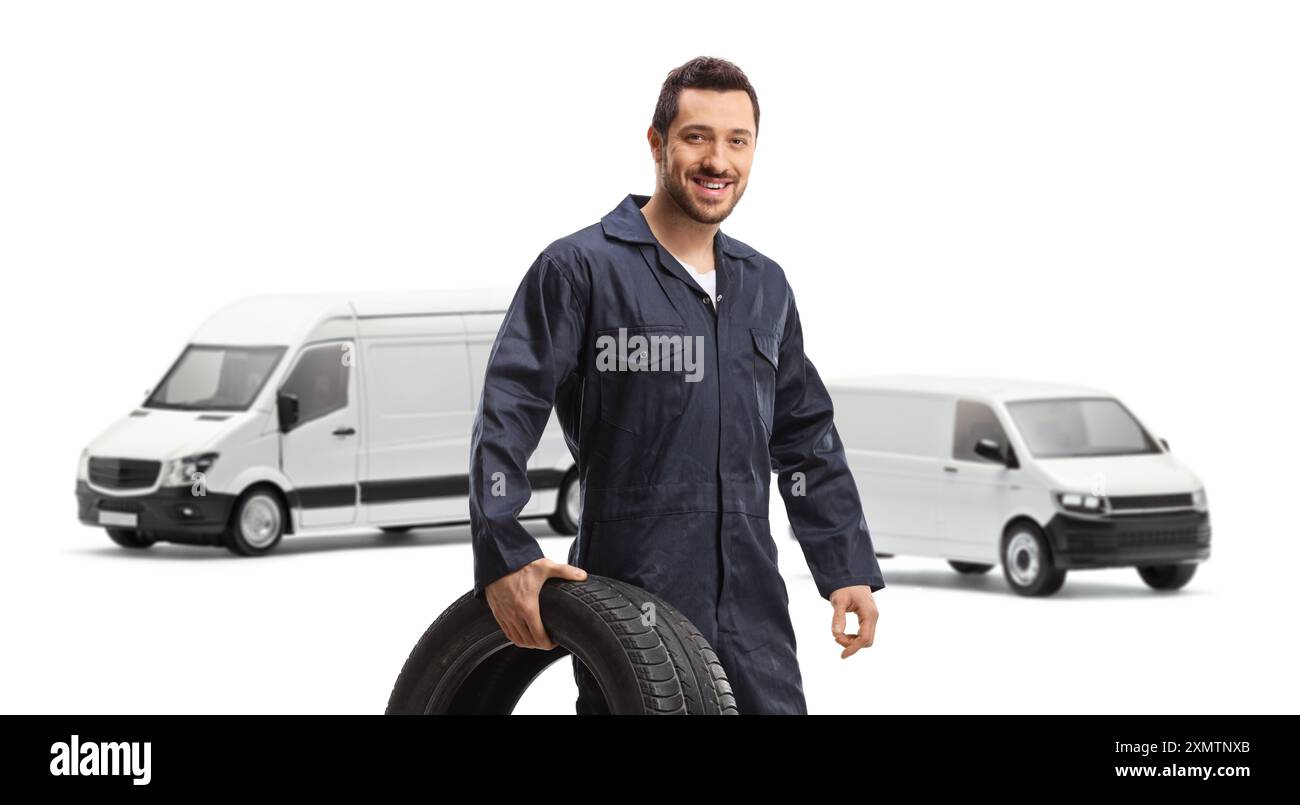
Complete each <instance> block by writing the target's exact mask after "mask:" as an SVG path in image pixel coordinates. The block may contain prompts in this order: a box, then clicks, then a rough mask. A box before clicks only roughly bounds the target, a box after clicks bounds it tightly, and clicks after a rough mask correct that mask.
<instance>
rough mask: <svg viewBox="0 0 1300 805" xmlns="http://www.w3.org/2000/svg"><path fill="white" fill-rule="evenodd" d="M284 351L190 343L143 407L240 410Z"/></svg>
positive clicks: (257, 389) (268, 374)
mask: <svg viewBox="0 0 1300 805" xmlns="http://www.w3.org/2000/svg"><path fill="white" fill-rule="evenodd" d="M284 351H285V348H284V347H228V346H216V345H209V344H190V345H189V346H187V347H186V348H185V351H184V352H182V353H181V356H180V358H178V359H177V360H176V363H174V364H172V368H171V369H169V370H168V372H167V374H166V376H164V377H163V379H162V382H161V383H159V384H158V388H156V389H154V392H153V394H150V395H149V399H148V400H146V401H145V404H144V405H145V407H146V408H175V409H180V410H185V411H244V410H246V409H247V408H248V406H250V405H252V404H253V400H254V399H256V398H257V393H258V392H259V391H261V390H262V386H264V385H266V380H267V378H268V377H270V376H271V372H272V371H273V370H274V369H275V366H276V364H278V363H279V362H280V358H281V356H283V355H284Z"/></svg>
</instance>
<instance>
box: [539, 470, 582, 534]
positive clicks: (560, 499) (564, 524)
mask: <svg viewBox="0 0 1300 805" xmlns="http://www.w3.org/2000/svg"><path fill="white" fill-rule="evenodd" d="M576 483H578V471H577V470H576V469H575V470H570V471H569V474H568V475H566V476H564V480H563V481H562V482H561V483H560V493H559V494H558V495H557V496H556V498H555V513H554V514H552V515H551V516H550V517H547V518H546V522H547V524H548V525H549V526H550V527H551V529H552V530H553V531H555V533H557V534H566V535H568V536H573V535H574V534H576V533H578V521H577V520H574V519H573V518H572V517H571V516H569V512H568V509H567V508H566V507H565V505H564V502H565V499H566V498H567V497H568V495H569V488H570V487H571V486H572V485H573V484H576Z"/></svg>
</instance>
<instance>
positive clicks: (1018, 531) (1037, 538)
mask: <svg viewBox="0 0 1300 805" xmlns="http://www.w3.org/2000/svg"><path fill="white" fill-rule="evenodd" d="M1020 536H1028V537H1029V538H1030V539H1031V540H1032V541H1033V544H1034V545H1035V546H1036V547H1037V554H1038V571H1037V573H1036V575H1035V576H1034V577H1033V579H1032V580H1030V581H1028V582H1027V583H1022V582H1020V581H1019V580H1017V579H1016V577H1015V574H1014V573H1013V572H1012V565H1013V563H1014V562H1016V560H1017V557H1015V556H1010V555H1009V554H1008V551H1010V550H1011V547H1012V544H1013V543H1014V542H1016V541H1017V538H1018V537H1020ZM1001 560H1002V571H1003V575H1004V576H1005V577H1006V580H1007V584H1008V585H1010V587H1011V589H1012V590H1014V591H1015V592H1017V593H1019V594H1020V595H1026V596H1040V595H1050V594H1051V593H1054V592H1056V591H1057V590H1058V589H1060V587H1061V582H1062V580H1063V578H1064V575H1065V574H1064V571H1062V570H1058V569H1057V568H1056V566H1055V564H1054V563H1053V557H1052V550H1051V548H1050V546H1048V544H1047V538H1046V537H1045V536H1044V535H1043V532H1042V529H1039V528H1037V527H1036V526H1032V525H1030V524H1028V523H1017V524H1015V525H1013V526H1011V527H1010V528H1008V529H1007V531H1006V533H1005V534H1004V535H1003V537H1002V549H1001Z"/></svg>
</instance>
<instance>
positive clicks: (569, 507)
mask: <svg viewBox="0 0 1300 805" xmlns="http://www.w3.org/2000/svg"><path fill="white" fill-rule="evenodd" d="M564 513H565V514H566V515H567V516H568V518H569V521H570V522H572V523H574V524H575V525H576V524H577V523H578V522H579V521H580V520H581V519H582V489H581V484H579V483H578V479H577V478H574V479H573V480H572V481H571V482H570V483H569V488H568V489H566V490H565V491H564Z"/></svg>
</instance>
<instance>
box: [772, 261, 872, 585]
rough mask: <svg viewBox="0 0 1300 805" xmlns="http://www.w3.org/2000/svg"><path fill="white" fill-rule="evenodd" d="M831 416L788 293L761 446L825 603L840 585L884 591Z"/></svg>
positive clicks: (829, 404)
mask: <svg viewBox="0 0 1300 805" xmlns="http://www.w3.org/2000/svg"><path fill="white" fill-rule="evenodd" d="M787 287H788V285H787ZM833 415H834V410H833V407H832V405H831V398H830V394H829V393H828V392H827V391H826V386H825V385H824V384H823V383H822V380H821V377H820V376H819V375H818V374H817V370H816V368H815V367H814V366H813V364H812V361H811V360H809V359H808V357H807V356H806V355H805V354H804V348H803V328H802V326H801V324H800V322H799V311H798V308H797V307H796V306H795V302H794V293H793V291H791V292H789V303H788V307H787V313H786V321H785V330H784V332H783V333H782V336H781V344H780V351H779V360H778V367H777V379H776V400H775V406H774V412H773V417H772V420H773V424H772V440H771V442H770V445H769V447H770V451H771V455H772V471H773V472H776V473H777V474H778V476H777V486H778V488H779V489H780V490H781V496H782V498H784V499H785V508H786V512H787V513H788V514H789V517H790V525H791V527H792V528H793V529H794V534H795V538H796V539H797V540H798V541H799V545H800V547H801V548H802V549H803V554H804V558H805V559H806V560H807V562H808V568H809V569H810V570H811V571H812V576H813V580H814V582H815V583H816V585H817V591H818V592H819V593H820V594H821V596H822V597H823V598H826V599H828V600H829V599H830V596H831V593H832V592H834V591H835V590H838V589H840V588H841V587H849V586H853V585H859V584H862V585H867V586H869V587H870V588H871V591H872V592H875V591H877V590H879V589H881V588H883V587H884V586H885V580H884V577H883V576H882V575H881V572H880V564H879V562H878V561H877V560H876V554H875V549H874V548H873V546H872V544H871V534H870V532H869V531H868V530H867V520H866V517H865V515H864V514H863V512H862V502H861V499H860V498H859V495H858V488H857V485H856V484H855V483H854V481H853V475H852V473H851V472H850V470H849V465H848V459H847V458H846V457H845V455H844V445H843V444H842V443H841V442H840V436H839V432H838V431H837V430H836V429H835V423H834V420H833Z"/></svg>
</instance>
